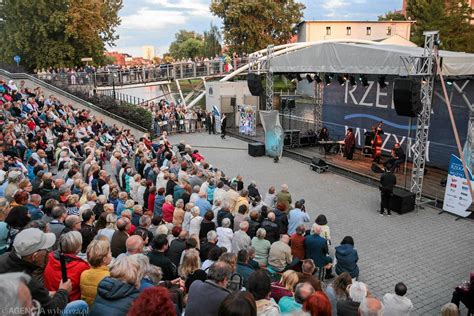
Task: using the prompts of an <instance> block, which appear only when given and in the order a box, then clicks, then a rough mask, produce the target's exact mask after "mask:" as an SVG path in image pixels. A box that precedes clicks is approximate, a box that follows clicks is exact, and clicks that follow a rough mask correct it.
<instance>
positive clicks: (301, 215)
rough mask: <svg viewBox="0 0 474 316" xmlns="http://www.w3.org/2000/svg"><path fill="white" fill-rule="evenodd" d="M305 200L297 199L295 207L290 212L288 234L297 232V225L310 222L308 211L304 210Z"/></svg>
mask: <svg viewBox="0 0 474 316" xmlns="http://www.w3.org/2000/svg"><path fill="white" fill-rule="evenodd" d="M302 202H303V201H302V200H300V201H296V203H295V208H294V209H292V210H291V211H290V212H289V213H288V234H289V235H293V234H294V233H295V232H296V227H298V226H299V225H302V224H304V223H305V222H306V223H309V221H310V218H309V215H308V213H306V212H304V211H303V210H302V208H303V205H304V204H303V203H302Z"/></svg>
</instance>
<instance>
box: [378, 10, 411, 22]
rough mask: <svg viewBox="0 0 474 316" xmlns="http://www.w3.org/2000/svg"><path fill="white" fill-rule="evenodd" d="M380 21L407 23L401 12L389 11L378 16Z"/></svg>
mask: <svg viewBox="0 0 474 316" xmlns="http://www.w3.org/2000/svg"><path fill="white" fill-rule="evenodd" d="M378 20H379V21H406V17H405V16H404V15H403V14H401V13H400V12H393V11H388V12H387V13H385V14H384V15H379V16H378Z"/></svg>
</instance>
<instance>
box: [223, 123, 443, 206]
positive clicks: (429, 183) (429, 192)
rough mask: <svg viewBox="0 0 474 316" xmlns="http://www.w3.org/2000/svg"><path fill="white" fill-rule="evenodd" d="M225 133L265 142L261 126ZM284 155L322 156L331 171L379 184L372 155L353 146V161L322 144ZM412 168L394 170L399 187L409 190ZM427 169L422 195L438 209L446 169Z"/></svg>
mask: <svg viewBox="0 0 474 316" xmlns="http://www.w3.org/2000/svg"><path fill="white" fill-rule="evenodd" d="M228 134H229V135H232V136H233V137H236V138H239V139H242V140H245V141H247V142H262V143H264V142H265V141H264V132H263V129H262V128H261V127H258V128H257V136H255V137H252V136H246V135H242V134H240V133H239V131H238V129H236V128H230V129H228ZM283 155H284V156H285V157H289V158H292V159H295V160H298V161H301V162H304V163H307V164H309V163H310V162H311V159H312V158H313V157H317V158H321V159H323V160H324V161H326V163H327V164H328V165H329V166H330V171H332V172H335V173H338V174H341V175H343V176H346V177H349V178H351V179H354V180H357V181H360V182H362V183H366V184H370V185H373V186H377V187H378V183H379V179H380V175H381V174H380V173H375V172H373V171H372V169H371V167H372V158H371V157H364V156H363V155H362V150H361V149H356V152H355V153H354V157H353V160H352V161H349V160H347V159H345V158H344V157H342V155H341V154H338V153H331V154H324V149H323V147H322V146H314V147H295V148H288V147H285V149H284V152H283ZM387 159H388V157H382V164H380V165H379V167H381V168H383V162H385V161H387ZM411 168H412V163H411V162H407V164H406V172H405V169H404V165H400V170H398V171H397V172H396V173H395V175H396V176H397V186H398V187H400V188H403V189H405V188H406V189H407V190H409V189H410V179H411V170H412V169H411ZM308 169H309V168H308ZM426 170H427V171H426V174H425V176H424V179H423V196H424V197H426V198H428V199H431V200H435V201H436V202H437V203H436V206H437V207H439V208H441V207H442V206H443V205H442V201H443V199H444V191H445V188H444V187H442V186H441V184H440V183H441V180H443V179H445V178H446V177H447V174H448V172H447V170H441V169H438V168H434V167H427V168H426Z"/></svg>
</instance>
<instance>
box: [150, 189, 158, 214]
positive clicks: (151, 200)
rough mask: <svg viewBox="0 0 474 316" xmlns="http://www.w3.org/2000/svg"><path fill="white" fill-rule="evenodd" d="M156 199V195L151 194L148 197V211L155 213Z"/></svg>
mask: <svg viewBox="0 0 474 316" xmlns="http://www.w3.org/2000/svg"><path fill="white" fill-rule="evenodd" d="M155 197H156V194H151V193H150V194H149V195H148V210H149V211H150V212H151V213H153V212H154V211H155Z"/></svg>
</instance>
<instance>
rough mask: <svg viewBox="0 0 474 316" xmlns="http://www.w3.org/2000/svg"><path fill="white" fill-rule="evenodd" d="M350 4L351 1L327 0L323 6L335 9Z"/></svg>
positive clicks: (327, 8)
mask: <svg viewBox="0 0 474 316" xmlns="http://www.w3.org/2000/svg"><path fill="white" fill-rule="evenodd" d="M349 4H350V3H349V2H347V1H343V0H330V1H325V2H324V4H323V5H322V7H323V8H324V9H326V10H334V9H339V8H342V7H346V6H348V5H349Z"/></svg>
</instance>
